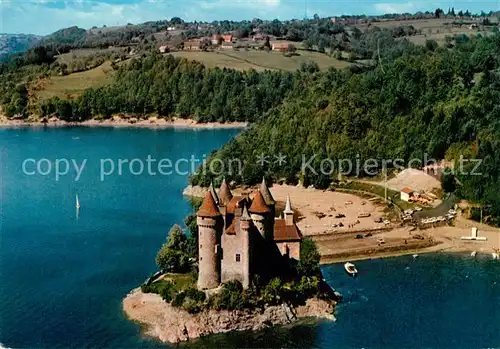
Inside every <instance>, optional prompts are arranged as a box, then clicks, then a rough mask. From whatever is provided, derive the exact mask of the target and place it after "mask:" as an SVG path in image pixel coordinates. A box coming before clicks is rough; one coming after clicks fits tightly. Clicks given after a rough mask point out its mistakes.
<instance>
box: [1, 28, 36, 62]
mask: <svg viewBox="0 0 500 349" xmlns="http://www.w3.org/2000/svg"><path fill="white" fill-rule="evenodd" d="M41 39H42V37H41V36H38V35H31V34H0V61H2V60H4V59H6V58H7V57H8V56H9V55H11V54H13V53H19V52H24V51H26V50H28V49H29V48H31V47H33V46H35V45H36V44H38V43H39V42H40V40H41Z"/></svg>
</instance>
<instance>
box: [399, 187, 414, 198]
mask: <svg viewBox="0 0 500 349" xmlns="http://www.w3.org/2000/svg"><path fill="white" fill-rule="evenodd" d="M412 196H413V190H411V189H410V188H408V187H405V188H403V189H401V200H403V201H407V202H408V201H410V198H411V197H412Z"/></svg>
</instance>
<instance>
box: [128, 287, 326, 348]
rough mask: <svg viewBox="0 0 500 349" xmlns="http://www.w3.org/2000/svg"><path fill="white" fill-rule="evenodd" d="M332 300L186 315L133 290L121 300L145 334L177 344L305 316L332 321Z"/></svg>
mask: <svg viewBox="0 0 500 349" xmlns="http://www.w3.org/2000/svg"><path fill="white" fill-rule="evenodd" d="M334 309H335V302H333V301H331V302H327V301H324V300H320V299H316V298H313V299H309V300H307V302H306V304H305V305H301V306H298V307H291V306H288V305H280V306H269V307H266V308H265V310H264V311H260V310H249V309H244V310H233V311H229V310H220V311H216V310H213V309H211V310H204V311H202V312H200V313H198V314H189V313H188V312H186V311H185V310H182V309H179V308H175V307H173V306H171V305H170V304H168V303H166V302H165V301H164V300H163V299H162V298H161V297H160V296H159V295H157V294H153V293H143V292H142V291H141V290H140V288H137V289H134V290H133V291H132V292H131V293H129V294H128V295H127V296H126V297H125V298H124V300H123V310H124V312H125V314H126V315H127V317H128V318H129V319H130V320H133V321H136V322H138V323H140V324H142V325H144V326H145V328H146V331H145V333H146V334H147V335H149V336H152V337H155V338H158V339H159V340H161V341H162V342H168V343H179V342H184V341H187V340H190V339H195V338H199V337H203V336H207V335H210V334H216V333H226V332H230V331H250V330H251V331H258V330H262V329H264V328H266V327H269V326H272V325H285V324H290V323H293V322H296V321H298V320H299V319H305V318H320V319H326V320H330V321H334V320H335V318H334V316H333V312H334Z"/></svg>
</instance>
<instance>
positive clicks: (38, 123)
mask: <svg viewBox="0 0 500 349" xmlns="http://www.w3.org/2000/svg"><path fill="white" fill-rule="evenodd" d="M66 126H84V127H100V126H101V127H145V128H169V127H171V128H179V129H243V128H246V127H247V126H248V123H247V122H227V123H221V122H206V123H198V122H196V121H195V120H193V119H184V118H178V117H173V118H170V119H165V118H161V117H158V116H151V117H149V118H146V119H144V118H141V119H139V118H135V117H121V116H113V117H111V118H109V119H90V120H85V121H82V122H68V121H63V120H60V119H58V118H55V117H53V118H50V119H47V120H40V119H28V120H20V119H8V118H7V117H6V116H5V115H3V114H1V113H0V127H2V128H9V127H66Z"/></svg>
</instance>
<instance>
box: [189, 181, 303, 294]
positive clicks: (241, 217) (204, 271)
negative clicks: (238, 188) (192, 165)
mask: <svg viewBox="0 0 500 349" xmlns="http://www.w3.org/2000/svg"><path fill="white" fill-rule="evenodd" d="M275 205H276V202H275V201H274V199H273V197H272V195H271V192H270V191H269V188H268V187H267V185H266V183H265V181H264V180H263V181H262V184H261V186H260V188H259V189H258V190H257V191H256V192H255V193H253V195H243V196H233V194H232V193H231V191H230V189H229V186H228V185H227V183H226V181H225V180H223V182H222V185H221V187H220V190H219V193H218V194H217V193H216V192H215V189H214V187H213V186H210V190H209V191H208V192H207V194H206V195H205V198H204V200H203V203H202V204H201V206H200V209H199V210H198V213H197V221H196V222H197V225H198V230H199V245H198V251H199V260H198V265H199V267H198V268H199V273H198V289H200V290H205V289H213V288H217V287H218V286H219V285H220V284H221V283H225V282H228V281H231V280H238V281H240V282H241V283H242V285H243V287H245V288H246V287H248V286H249V285H250V282H251V280H252V278H253V277H254V276H256V275H258V276H259V277H262V278H270V277H273V276H276V275H280V271H282V270H284V269H285V268H286V266H287V265H288V264H289V263H290V262H291V261H292V260H295V261H298V260H299V258H300V241H301V237H302V235H301V233H300V231H299V229H298V227H297V225H296V224H295V222H294V218H293V211H292V206H291V203H290V198H287V202H286V208H285V210H284V212H283V217H282V218H276V217H275Z"/></svg>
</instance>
